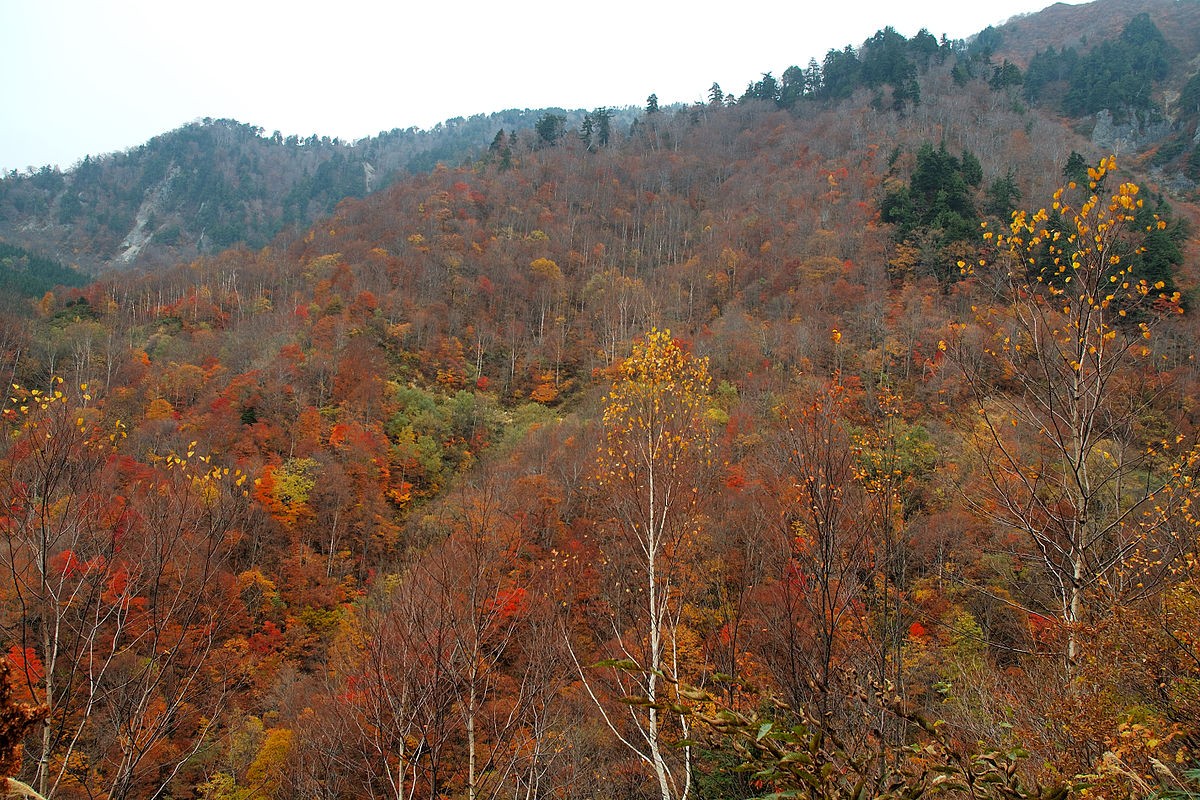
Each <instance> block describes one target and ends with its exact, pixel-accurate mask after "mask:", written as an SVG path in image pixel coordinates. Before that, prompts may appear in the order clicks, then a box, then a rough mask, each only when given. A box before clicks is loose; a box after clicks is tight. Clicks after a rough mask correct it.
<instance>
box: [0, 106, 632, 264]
mask: <svg viewBox="0 0 1200 800" xmlns="http://www.w3.org/2000/svg"><path fill="white" fill-rule="evenodd" d="M612 113H613V115H614V116H615V117H616V118H618V119H621V120H622V121H623V122H624V123H625V124H628V119H625V118H626V117H631V116H632V112H630V111H626V112H621V111H613V112H612ZM551 114H552V115H553V116H554V117H555V118H561V119H562V121H563V124H564V125H571V126H578V125H579V124H580V123H581V121H582V119H583V116H584V113H583V112H581V111H563V110H561V109H551V110H539V111H528V110H509V111H501V112H498V113H494V114H487V115H484V114H479V115H476V116H472V117H470V118H465V119H464V118H461V117H459V118H455V119H451V120H448V121H446V122H444V123H439V124H438V125H436V126H434V127H433V128H432V129H431V130H428V131H426V130H420V129H416V128H407V129H403V130H401V129H396V130H392V131H389V132H384V133H380V134H379V135H378V136H374V137H370V138H367V139H362V140H360V141H357V142H354V143H349V142H343V141H340V140H338V139H330V138H329V137H318V136H315V135H314V136H310V137H308V138H301V137H298V136H287V137H284V136H282V135H280V134H279V133H274V134H271V135H266V134H265V133H264V131H263V129H262V128H258V127H255V126H252V125H247V124H242V123H239V122H236V121H233V120H212V119H205V120H203V121H201V122H195V123H191V124H188V125H185V126H183V127H181V128H179V129H177V130H174V131H171V132H169V133H165V134H163V135H161V136H157V137H155V138H154V139H151V140H150V141H149V142H147V143H146V144H144V145H142V146H140V147H137V148H133V149H131V150H128V151H126V152H123V153H115V154H111V155H105V156H100V157H96V158H93V157H88V158H85V159H84V160H83V161H82V162H80V163H79V164H77V165H75V166H74V167H73V168H72V169H69V170H67V171H66V172H63V171H60V170H59V169H58V168H56V167H50V166H47V167H43V168H41V169H40V170H32V169H30V170H28V171H26V172H24V173H17V172H16V171H13V172H10V173H9V174H8V175H6V176H4V177H3V179H0V238H3V239H4V240H6V241H8V242H10V243H12V244H13V245H17V246H22V247H25V248H28V249H29V250H31V251H36V252H40V253H43V254H45V255H46V256H47V257H50V258H53V259H55V260H58V261H61V262H64V263H70V264H77V265H78V266H79V267H80V268H81V269H83V270H86V271H100V270H103V269H106V268H117V269H122V268H128V267H142V268H154V267H158V266H164V265H167V264H172V263H177V262H179V261H182V260H188V259H191V258H194V257H195V256H196V255H198V254H202V253H211V252H217V251H220V250H223V249H225V248H226V247H230V246H233V245H235V244H246V245H250V246H253V247H259V246H263V245H265V244H266V243H267V242H269V241H270V240H271V239H272V238H273V237H274V236H275V235H276V234H278V233H279V231H280V230H282V229H283V228H285V227H287V226H289V225H297V226H299V227H301V228H304V227H307V226H308V225H310V224H311V223H312V222H313V221H314V220H316V219H317V218H319V217H322V216H325V215H327V214H329V213H330V212H332V211H333V208H334V207H335V206H336V205H337V204H338V202H340V201H341V200H343V199H345V198H347V197H361V196H363V195H365V194H367V193H369V192H372V191H374V190H376V189H379V188H382V187H384V186H387V185H388V184H390V183H392V182H393V181H394V180H396V178H397V177H399V176H403V175H407V174H412V173H416V172H422V171H427V170H429V169H431V168H433V167H434V166H435V165H436V164H438V163H439V162H442V163H449V164H459V163H462V162H464V161H470V160H472V159H474V158H476V157H478V156H479V154H480V153H481V152H482V151H483V150H484V149H485V148H486V147H487V145H488V144H489V142H491V141H492V140H493V138H494V137H495V135H496V131H497V129H501V130H502V129H504V128H509V129H526V130H528V129H532V128H533V127H534V123H535V122H536V120H537V119H538V118H540V117H543V116H546V115H551ZM531 135H532V134H531Z"/></svg>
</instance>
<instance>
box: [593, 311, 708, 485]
mask: <svg viewBox="0 0 1200 800" xmlns="http://www.w3.org/2000/svg"><path fill="white" fill-rule="evenodd" d="M710 384H711V378H710V376H709V373H708V359H706V358H699V357H696V356H693V355H692V354H691V353H689V352H687V351H686V350H685V349H684V348H683V347H681V346H680V345H679V343H678V342H676V341H675V339H674V338H673V337H672V336H671V332H670V330H659V329H657V328H653V329H651V330H650V332H649V333H647V334H646V336H645V338H644V339H643V340H642V341H640V342H638V343H637V344H635V345H634V348H633V353H632V354H631V355H630V356H629V358H627V359H625V360H624V361H623V362H622V363H621V364H620V365H619V367H618V369H617V375H616V378H615V380H614V382H613V386H612V389H611V391H610V392H609V394H608V397H607V398H605V404H604V414H603V423H604V429H605V435H606V446H605V448H604V451H603V452H602V453H601V458H600V462H601V463H600V467H601V469H600V474H601V479H602V480H605V479H613V478H626V479H634V478H636V476H637V474H638V473H639V472H640V471H642V470H645V469H646V468H649V467H654V466H656V465H663V464H674V463H676V462H678V461H679V460H680V459H682V458H683V456H684V455H685V454H688V453H690V454H692V455H695V456H697V457H699V458H701V459H706V458H707V457H708V452H709V448H710V446H711V436H710V434H709V426H708V425H706V424H705V423H704V415H705V412H706V411H707V408H708V394H709V388H710Z"/></svg>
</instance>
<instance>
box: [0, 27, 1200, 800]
mask: <svg viewBox="0 0 1200 800" xmlns="http://www.w3.org/2000/svg"><path fill="white" fill-rule="evenodd" d="M1183 5H1184V4H1180V6H1181V7H1182V6H1183ZM1114 7H1115V6H1114ZM1050 11H1055V9H1053V8H1052V9H1051V10H1050ZM1047 13H1050V12H1047ZM1146 22H1147V21H1145V20H1143V19H1141V18H1138V17H1137V16H1136V14H1130V15H1129V16H1127V17H1126V18H1125V19H1124V20H1123V21H1120V22H1119V23H1118V22H1114V23H1113V28H1114V34H1115V35H1116V36H1123V35H1128V36H1129V37H1132V38H1134V39H1136V40H1137V41H1149V40H1152V39H1153V38H1154V37H1153V36H1152V34H1151V32H1150V30H1149V28H1147V27H1146ZM1021 24H1022V25H1023V26H1024V25H1030V24H1032V23H1031V20H1029V19H1027V20H1023V21H1021ZM1150 24H1151V25H1153V22H1152V21H1150ZM1131 30H1132V33H1129V31H1131ZM1138 37H1141V38H1138ZM987 42H988V38H987V37H984V41H983V44H982V45H980V44H979V40H978V39H976V41H975V43H973V44H971V45H956V44H955V43H951V42H945V41H939V40H937V39H936V38H934V37H933V36H930V35H928V34H927V33H922V34H919V35H917V36H915V37H913V38H912V39H906V38H905V37H903V36H901V35H900V34H898V33H896V32H895V31H894V30H891V29H883V30H881V31H880V32H879V33H878V34H877V35H876V36H875V37H873V38H872V39H871V40H869V41H868V42H866V43H864V44H863V45H862V46H861V47H857V48H848V49H845V50H834V51H831V52H830V54H829V55H828V56H827V58H826V59H825V60H824V62H823V63H821V64H817V63H815V62H814V63H812V64H810V65H808V66H807V67H805V68H800V67H793V68H789V69H786V70H784V71H782V72H781V73H780V78H779V79H778V80H777V79H776V78H775V77H773V75H772V74H770V73H766V74H764V75H763V77H762V79H761V80H760V81H756V82H755V83H753V84H751V85H750V86H748V87H747V88H746V90H745V91H744V93H742V94H739V95H732V96H731V95H730V94H728V93H727V92H725V91H724V90H722V88H721V87H719V86H716V85H714V86H713V87H712V88H711V90H709V92H708V98H707V101H706V102H703V103H697V104H695V105H692V106H689V107H686V108H679V109H656V108H655V106H654V103H653V102H651V103H650V104H649V105H648V107H647V109H646V110H645V111H644V112H643V113H641V114H639V115H638V118H637V119H636V121H635V122H633V123H631V124H629V125H624V126H614V125H612V124H611V123H612V120H611V119H610V118H608V116H607V113H590V114H588V115H587V116H586V118H581V119H580V120H579V122H578V125H577V126H576V127H568V125H567V123H566V121H565V120H560V119H558V118H557V115H552V114H547V115H543V116H541V117H539V118H538V119H537V120H535V121H531V122H530V124H529V126H528V127H525V128H518V129H517V130H516V131H515V132H513V131H506V130H502V131H501V132H500V133H499V134H495V133H493V135H492V136H491V137H489V139H490V142H491V144H490V146H488V147H487V148H485V149H483V150H481V151H480V152H479V153H478V155H477V156H476V157H473V158H471V159H468V160H466V161H462V162H458V163H454V164H440V165H437V166H435V167H433V168H431V169H429V170H427V171H421V172H416V173H414V174H409V175H404V176H398V177H397V178H396V179H395V180H394V181H392V182H391V183H390V185H388V186H387V187H386V188H384V189H381V190H380V191H378V192H374V193H372V194H369V195H367V196H365V197H350V198H348V199H345V200H343V201H342V202H340V203H339V204H337V205H336V207H335V208H334V209H333V210H332V213H331V214H329V215H328V216H325V217H322V218H321V219H319V220H318V221H317V222H316V223H315V224H313V225H312V226H311V227H299V226H297V227H294V228H291V229H288V230H285V231H284V232H283V233H282V234H280V235H279V236H277V237H275V238H274V239H271V240H270V241H269V243H267V244H265V245H264V246H258V245H257V244H255V245H254V246H250V245H243V246H238V247H234V248H230V249H224V250H221V251H219V252H213V253H211V254H207V255H202V256H198V257H196V258H194V259H192V260H190V261H184V262H180V263H176V264H173V265H169V266H164V267H163V268H162V269H158V270H155V271H152V272H145V273H141V272H139V273H137V274H134V273H133V272H125V273H112V274H109V275H107V276H105V277H104V278H103V279H102V280H100V281H98V282H95V283H92V284H89V285H88V286H86V287H83V288H60V289H58V290H56V291H51V292H47V293H45V294H44V295H43V296H41V297H40V298H39V299H38V300H37V301H36V302H31V305H30V311H29V313H28V314H16V313H10V314H7V315H4V316H3V317H2V318H0V321H2V324H0V354H2V355H0V367H2V368H3V370H4V376H3V377H4V380H5V381H6V382H7V384H8V386H9V387H10V388H9V391H8V392H6V394H5V395H4V397H3V400H2V401H0V408H2V414H3V420H4V425H5V430H6V435H5V436H4V437H0V502H2V503H3V507H2V509H0V534H2V536H3V539H2V545H3V546H0V565H2V566H3V570H4V572H5V574H6V580H5V581H4V582H3V583H0V631H3V639H2V640H0V641H2V642H3V646H4V655H5V656H6V659H5V660H4V661H3V662H0V663H4V664H5V665H6V666H7V668H8V670H9V673H10V674H9V680H10V682H11V687H12V689H11V695H10V696H6V695H5V694H4V693H3V692H0V705H2V706H3V711H4V713H5V716H4V717H3V720H5V722H4V724H3V725H0V766H5V765H6V759H5V756H6V755H7V753H6V752H5V751H6V750H7V747H8V745H9V744H10V743H11V740H12V739H13V738H14V735H13V732H14V731H23V736H24V739H23V741H24V754H23V757H22V758H21V759H19V760H13V761H12V762H11V763H12V765H13V768H12V769H11V770H10V771H11V772H12V774H14V775H15V776H16V777H17V778H18V779H19V780H21V781H23V782H25V783H27V784H29V785H30V786H31V787H32V788H33V789H34V790H36V791H38V792H40V793H41V794H42V795H44V796H45V797H47V798H64V799H65V798H141V797H164V798H166V797H170V798H208V800H218V799H220V800H234V799H235V798H237V799H239V800H243V799H248V798H316V797H320V798H342V797H346V798H350V797H355V798H357V797H391V798H417V797H427V798H430V799H431V800H435V799H436V798H439V797H461V798H469V800H485V799H490V798H501V797H516V798H525V799H526V800H533V798H562V800H568V799H569V798H571V799H573V798H591V797H613V798H656V799H659V798H660V799H661V800H692V798H698V799H699V798H750V797H757V796H762V795H769V794H771V793H773V792H782V793H785V794H784V795H783V796H794V797H822V798H835V797H838V798H841V797H844V798H858V797H896V798H901V797H906V798H916V797H921V796H936V795H937V794H939V793H944V794H946V795H948V796H952V797H982V798H1009V799H1010V800H1011V799H1012V798H1025V797H1030V798H1032V797H1042V798H1065V797H1067V796H1088V797H1108V798H1128V797H1137V798H1150V797H1189V796H1192V795H1193V794H1195V792H1197V791H1200V777H1198V775H1197V770H1200V760H1198V759H1200V755H1198V748H1200V722H1198V720H1200V626H1198V625H1197V620H1200V560H1198V556H1197V553H1198V552H1200V551H1198V549H1197V544H1198V540H1200V523H1198V521H1197V519H1196V516H1195V511H1194V505H1195V502H1196V500H1197V491H1198V487H1197V480H1196V479H1197V471H1198V470H1200V440H1198V436H1197V434H1198V427H1197V423H1198V422H1200V419H1198V417H1197V414H1198V409H1197V406H1196V403H1195V400H1194V398H1195V397H1196V395H1197V392H1198V390H1200V372H1198V369H1197V364H1196V361H1195V351H1196V346H1197V341H1198V339H1197V323H1196V311H1195V308H1194V306H1195V302H1196V292H1195V287H1196V285H1197V272H1196V267H1195V264H1196V260H1195V259H1196V240H1195V237H1194V235H1193V233H1192V223H1193V220H1194V219H1195V218H1196V214H1197V208H1196V206H1195V205H1194V204H1193V203H1192V202H1191V201H1190V200H1189V199H1188V197H1187V196H1186V195H1180V194H1179V193H1175V194H1170V195H1168V193H1167V192H1166V186H1165V185H1166V184H1167V183H1171V185H1172V186H1175V185H1176V184H1175V183H1173V182H1171V181H1169V180H1168V179H1169V178H1171V177H1173V176H1169V175H1165V174H1160V173H1155V172H1152V169H1153V168H1154V166H1155V163H1154V155H1153V154H1154V151H1153V150H1150V151H1147V152H1145V153H1138V154H1128V156H1127V155H1126V154H1125V153H1121V154H1118V156H1117V157H1115V158H1114V157H1112V156H1111V154H1110V153H1109V152H1107V151H1105V150H1102V149H1100V148H1099V147H1097V146H1096V144H1095V143H1094V142H1092V141H1091V140H1090V139H1089V138H1088V136H1090V134H1091V131H1089V130H1085V128H1086V126H1082V125H1081V124H1080V121H1079V119H1078V118H1075V117H1070V116H1064V115H1063V114H1062V113H1061V110H1060V109H1057V108H1053V107H1051V106H1050V105H1049V104H1048V101H1046V100H1044V99H1039V100H1037V101H1036V102H1030V101H1029V99H1027V98H1025V97H1024V96H1023V94H1022V92H1023V91H1024V89H1023V82H1024V79H1025V76H1027V75H1028V72H1027V71H1026V67H1028V68H1029V69H1030V70H1032V66H1031V65H1025V66H1017V65H1016V63H1015V62H1014V61H1010V62H1008V63H1009V64H1010V65H1012V67H1013V69H1006V68H1005V66H1004V65H1005V62H1004V61H1003V59H1002V58H1001V59H999V60H998V59H997V58H996V55H995V54H997V53H1000V52H1001V49H1000V45H999V44H997V45H996V47H995V49H993V48H991V47H989V46H983V45H987ZM1054 46H1055V47H1061V46H1062V41H1061V40H1059V41H1058V43H1057V44H1055V45H1054ZM1096 46H1099V45H1096ZM1114 46H1116V45H1114ZM1082 57H1084V58H1086V56H1082ZM1171 58H1175V56H1172V57H1171ZM1171 63H1172V64H1173V65H1174V66H1173V67H1172V69H1175V70H1179V69H1181V67H1179V66H1178V63H1177V62H1176V61H1172V62H1171ZM1014 69H1015V70H1016V72H1014V71H1013V70H1014ZM1035 74H1036V72H1035ZM1139 74H1140V73H1139ZM1177 74H1178V72H1172V73H1169V75H1168V78H1166V79H1163V80H1164V81H1169V79H1170V75H1177ZM1150 80H1151V85H1149V86H1148V88H1147V91H1148V92H1151V94H1152V95H1153V96H1156V97H1159V96H1161V92H1162V91H1164V89H1163V88H1161V87H1159V86H1158V84H1157V83H1154V81H1157V80H1158V79H1157V78H1151V79H1150ZM1068 93H1069V92H1068ZM1112 113H1114V114H1116V113H1117V112H1116V111H1113V112H1112ZM1160 168H1163V167H1161V165H1160ZM1156 176H1160V177H1156ZM0 677H2V675H0ZM37 706H40V708H35V709H33V710H29V707H37ZM22 707H25V708H26V714H25V717H19V716H12V721H11V722H9V721H8V720H9V719H10V716H11V715H10V712H12V711H13V710H14V709H20V708H22ZM17 735H20V734H17ZM1085 793H1086V794H1085ZM1172 793H1173V794H1172ZM1189 793H1190V794H1189Z"/></svg>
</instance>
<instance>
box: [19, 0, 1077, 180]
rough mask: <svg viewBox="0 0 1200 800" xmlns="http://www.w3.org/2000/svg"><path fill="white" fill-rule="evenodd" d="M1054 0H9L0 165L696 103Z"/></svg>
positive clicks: (958, 31)
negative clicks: (224, 132) (717, 91)
mask: <svg viewBox="0 0 1200 800" xmlns="http://www.w3.org/2000/svg"><path fill="white" fill-rule="evenodd" d="M1076 1H1077V0H1076ZM1049 4H1050V0H999V1H998V2H974V1H973V0H930V1H929V2H921V0H916V2H907V3H902V2H895V0H821V1H820V2H817V0H761V1H759V2H742V1H739V0H726V2H721V3H713V2H707V0H596V1H595V2H585V0H487V2H482V1H481V0H450V1H449V2H447V1H446V0H429V2H420V3H418V2H411V0H392V2H371V1H370V0H334V1H333V2H322V3H312V2H308V0H293V2H277V0H201V1H200V2H196V1H195V0H193V1H192V2H185V1H184V0H0V31H2V32H3V40H2V42H0V108H2V110H0V168H3V170H4V171H8V170H10V169H24V168H26V167H28V166H41V165H44V164H56V165H58V166H60V167H61V168H63V169H67V168H69V167H70V166H71V165H73V164H74V163H76V162H77V161H79V160H81V159H82V158H83V156H85V155H95V154H100V153H109V152H113V151H117V150H123V149H125V148H128V147H134V146H136V145H139V144H141V143H143V142H145V141H146V140H148V139H150V138H151V137H153V136H155V135H157V134H160V133H163V132H165V131H168V130H171V129H174V128H177V127H179V126H180V125H183V124H185V123H187V122H190V121H192V120H196V119H201V118H203V117H214V118H217V117H230V118H233V119H236V120H238V121H240V122H245V123H249V124H252V125H258V126H261V127H262V128H264V129H265V130H266V131H267V132H268V133H270V132H271V131H274V130H279V131H281V132H282V133H283V134H284V135H289V134H293V133H294V134H299V135H302V136H308V135H310V134H313V133H316V134H318V135H322V136H338V137H341V138H343V139H346V140H355V139H359V138H361V137H364V136H370V135H373V134H376V133H378V132H379V131H382V130H390V129H392V128H406V127H409V126H414V125H415V126H417V127H421V128H428V127H431V126H432V125H434V124H435V123H437V122H439V121H442V120H445V119H448V118H451V117H456V116H470V115H472V114H477V113H487V112H491V111H499V110H502V109H506V108H544V107H549V106H559V107H563V108H595V107H597V106H602V105H609V106H627V105H642V104H644V102H645V98H646V97H647V96H648V95H649V94H650V93H651V92H654V93H656V94H657V95H658V98H659V102H660V103H662V104H664V105H665V104H667V103H672V102H677V101H688V102H690V101H694V100H699V99H701V98H703V97H704V96H705V94H706V93H707V91H708V87H709V86H710V85H711V84H712V82H713V81H717V82H719V83H720V84H721V86H722V87H723V88H724V89H725V90H726V91H727V92H728V91H732V92H736V93H738V94H740V93H741V92H742V91H743V90H744V89H745V88H746V85H747V83H749V82H750V81H752V80H755V79H757V78H758V77H760V75H761V73H763V72H766V71H768V70H769V71H772V72H773V73H774V74H775V75H776V76H778V75H780V74H781V73H782V72H783V70H784V69H786V68H787V67H788V66H789V65H791V64H798V65H800V66H804V65H806V64H807V63H808V59H809V58H810V57H816V58H817V60H818V61H819V60H821V59H822V58H823V57H824V55H825V53H826V52H827V51H828V50H829V49H830V48H834V47H836V48H841V47H843V46H845V45H846V44H854V45H855V46H857V45H858V44H860V43H861V42H862V41H863V40H865V39H866V38H868V37H869V36H871V34H873V33H874V32H875V31H876V30H878V29H880V28H882V27H883V26H885V25H892V26H893V27H895V28H896V29H897V30H898V31H899V32H900V33H902V34H904V35H905V36H912V35H913V34H915V33H916V32H917V31H918V30H919V29H921V28H922V27H924V28H928V29H929V31H930V32H931V33H933V34H934V35H936V36H940V35H941V34H943V33H944V34H946V35H947V36H949V37H950V38H952V39H957V38H964V37H967V36H969V35H971V34H973V33H976V32H978V31H979V30H982V29H983V28H985V27H987V26H988V25H991V24H997V23H1000V22H1003V21H1004V20H1005V19H1007V18H1009V17H1011V16H1014V15H1017V14H1022V13H1027V12H1031V11H1037V10H1039V9H1041V8H1043V7H1045V6H1047V5H1049Z"/></svg>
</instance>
